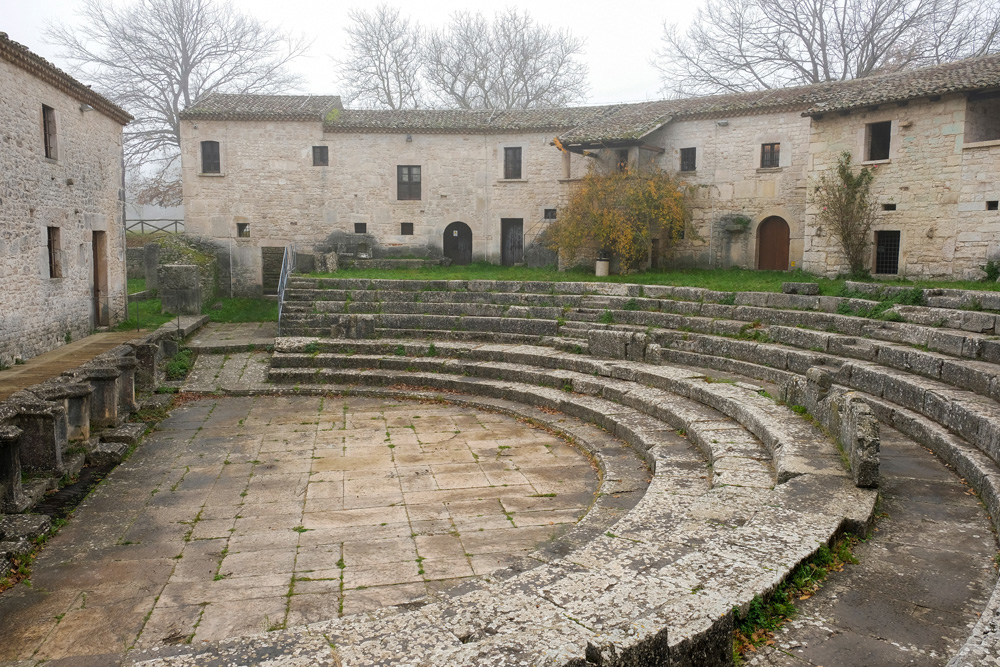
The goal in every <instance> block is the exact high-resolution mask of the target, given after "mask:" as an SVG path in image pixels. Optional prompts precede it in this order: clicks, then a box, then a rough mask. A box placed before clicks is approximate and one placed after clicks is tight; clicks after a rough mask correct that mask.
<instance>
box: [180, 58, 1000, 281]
mask: <svg viewBox="0 0 1000 667" xmlns="http://www.w3.org/2000/svg"><path fill="white" fill-rule="evenodd" d="M181 131H182V150H183V170H184V171H183V178H184V202H185V207H186V211H187V218H186V225H187V230H188V232H189V233H192V234H196V235H199V236H203V237H207V238H209V239H212V240H213V241H214V242H216V243H217V245H218V246H219V247H220V249H222V251H223V252H224V253H225V254H226V255H227V257H228V258H229V263H230V264H231V265H232V273H231V276H232V277H231V280H232V283H233V284H234V285H243V286H246V285H256V286H259V285H260V284H262V283H267V282H268V276H272V278H271V279H273V274H274V270H273V268H271V269H269V268H268V261H269V260H268V257H269V256H270V257H271V258H272V259H271V260H270V262H271V264H272V265H273V263H274V261H275V260H274V258H275V257H277V253H278V250H277V249H280V248H283V247H284V246H285V245H287V244H289V243H292V242H294V243H295V244H296V247H297V248H298V250H299V252H305V253H310V252H316V253H324V252H332V251H337V250H339V251H341V252H347V253H354V254H357V255H361V256H373V257H382V256H393V255H395V256H419V257H425V256H430V257H434V256H441V255H445V256H448V257H451V258H452V259H453V261H456V262H467V261H473V260H486V261H490V262H495V263H505V264H510V263H518V262H521V261H523V260H524V259H525V248H530V247H531V246H532V244H533V243H534V242H535V241H536V240H537V239H538V237H539V235H540V234H541V233H542V232H543V231H544V229H545V228H546V226H547V225H548V224H549V223H551V222H552V221H553V220H556V219H558V215H559V211H560V210H561V209H562V208H564V207H565V205H566V203H567V202H568V200H569V198H570V196H571V195H572V192H573V188H574V186H575V183H577V182H578V180H579V179H580V178H581V177H582V176H583V175H584V174H585V173H586V172H587V170H588V169H592V168H597V169H615V168H625V167H636V166H643V167H647V166H648V167H655V168H659V169H665V170H669V171H676V172H677V173H678V175H679V176H680V177H681V179H682V180H683V181H684V182H685V183H686V184H687V185H689V186H691V187H690V190H691V193H692V196H691V204H692V206H691V220H690V222H689V224H688V225H687V228H686V229H685V234H684V238H683V239H682V240H681V241H680V242H678V243H676V244H675V245H674V246H673V247H668V245H667V243H666V242H664V243H663V244H661V243H660V241H659V240H654V241H653V244H652V247H651V248H650V257H649V262H650V263H652V264H664V265H665V264H668V263H669V264H670V265H678V266H700V267H719V268H724V267H730V266H739V267H744V268H759V269H777V270H787V269H792V268H802V269H805V270H807V271H812V272H815V273H819V274H823V275H836V274H838V273H841V272H843V271H845V270H846V268H847V263H846V260H845V258H844V257H843V255H842V253H841V251H840V249H839V247H838V244H837V240H836V238H835V237H833V236H831V235H830V231H829V230H827V229H824V228H823V225H822V223H821V222H820V219H819V216H818V211H817V210H815V207H814V206H813V204H812V199H813V197H812V195H813V192H814V190H815V186H816V184H817V183H818V181H819V179H820V177H821V176H822V175H823V174H825V173H828V172H829V170H830V169H831V168H832V167H833V166H834V165H835V164H836V162H837V160H838V158H839V156H840V155H841V154H842V153H843V152H844V151H847V152H850V153H851V155H852V158H853V161H854V163H855V164H859V165H866V166H871V167H874V168H875V169H876V173H877V176H876V179H875V184H874V189H875V191H876V194H877V196H878V200H879V206H880V208H879V211H878V215H879V218H878V222H877V225H876V229H875V231H874V234H873V238H872V248H873V250H872V260H871V270H872V272H873V273H874V274H876V275H885V276H894V275H907V276H923V277H932V276H933V277H939V276H940V277H954V278H971V277H975V276H978V275H981V273H980V267H981V266H982V265H984V264H985V263H986V262H987V261H989V260H991V259H1000V214H998V213H997V211H996V202H997V199H998V197H1000V191H998V189H997V186H996V182H997V177H998V175H1000V56H992V57H984V58H978V59H971V60H966V61H960V62H957V63H950V64H947V65H942V66H937V67H933V68H925V69H922V70H912V71H909V72H902V73H894V74H886V75H882V76H877V77H871V78H868V79H862V80H857V81H847V82H840V83H832V84H819V85H813V86H803V87H798V88H789V89H782V90H768V91H755V92H751V93H739V94H732V95H722V96H714V97H703V98H693V99H687V100H664V101H657V102H646V103H638V104H620V105H609V106H602V107H579V108H571V109H548V110H529V111H440V110H439V111H434V110H419V111H358V110H345V109H342V108H341V105H340V101H339V99H338V98H336V97H308V96H291V97H276V96H245V95H212V96H209V97H207V98H205V99H203V100H201V101H199V102H197V103H196V104H195V105H193V106H192V107H191V108H189V109H188V110H186V111H185V112H184V113H183V114H182V124H181ZM268 248H270V250H268Z"/></svg>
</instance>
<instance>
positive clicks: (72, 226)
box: [0, 61, 126, 365]
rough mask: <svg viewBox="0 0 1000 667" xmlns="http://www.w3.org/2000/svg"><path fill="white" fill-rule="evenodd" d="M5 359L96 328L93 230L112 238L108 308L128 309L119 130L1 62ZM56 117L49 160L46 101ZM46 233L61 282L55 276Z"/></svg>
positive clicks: (1, 356)
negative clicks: (51, 237)
mask: <svg viewBox="0 0 1000 667" xmlns="http://www.w3.org/2000/svg"><path fill="white" fill-rule="evenodd" d="M0 90H3V91H4V92H3V94H2V95H0V276H2V278H3V281H2V282H3V288H2V289H0V363H2V364H5V365H9V364H11V363H12V362H13V359H14V358H15V357H21V358H28V357H32V356H35V355H37V354H40V353H42V352H45V351H47V350H50V349H52V348H54V347H57V346H58V345H61V344H63V342H64V341H65V339H66V337H67V334H68V335H69V336H70V337H71V338H74V339H75V338H80V337H82V336H86V335H87V334H89V333H90V331H91V330H92V329H93V328H94V326H95V319H94V304H93V299H92V291H91V290H92V285H93V279H94V278H93V277H94V268H93V267H94V265H93V256H92V255H93V253H92V240H93V232H95V231H103V232H106V239H107V277H108V294H107V297H108V307H109V310H110V314H111V318H112V321H116V320H117V319H120V318H121V317H122V316H123V315H124V311H125V292H126V290H125V243H124V228H123V222H122V212H121V202H120V201H119V193H120V188H121V183H122V149H121V136H122V126H121V125H120V124H119V123H117V122H116V121H114V120H112V119H111V118H108V117H107V116H104V115H103V114H102V113H101V112H99V111H96V110H88V111H81V110H80V102H79V101H78V100H76V99H75V98H73V97H71V96H69V95H67V94H65V93H63V92H60V91H59V90H57V89H56V88H54V87H52V86H50V85H49V84H47V83H44V82H42V81H41V80H39V79H37V78H35V77H34V76H32V75H31V74H28V73H27V72H26V71H24V70H22V69H20V68H19V67H16V66H14V65H12V64H10V63H9V62H7V61H0ZM43 104H44V105H46V106H49V107H51V108H53V109H54V110H55V113H56V130H57V140H58V152H57V159H54V160H53V159H49V158H46V157H45V148H44V139H43V136H42V134H43V132H42V105H43ZM48 227H57V228H59V236H60V248H59V256H60V259H61V263H62V277H61V278H50V277H49V257H48V254H49V253H48V231H47V228H48Z"/></svg>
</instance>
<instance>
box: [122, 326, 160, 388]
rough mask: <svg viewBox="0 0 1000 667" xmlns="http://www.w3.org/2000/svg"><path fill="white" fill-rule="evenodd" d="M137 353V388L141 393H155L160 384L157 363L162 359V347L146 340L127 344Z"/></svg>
mask: <svg viewBox="0 0 1000 667" xmlns="http://www.w3.org/2000/svg"><path fill="white" fill-rule="evenodd" d="M127 345H128V346H129V347H131V348H132V349H133V350H134V351H135V359H136V369H135V388H136V389H138V390H139V391H153V390H154V389H156V387H157V384H158V378H157V369H156V362H157V361H158V360H159V359H160V346H159V344H157V343H150V342H147V341H146V340H144V339H138V340H134V341H129V342H128V343H127Z"/></svg>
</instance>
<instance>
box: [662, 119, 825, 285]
mask: <svg viewBox="0 0 1000 667" xmlns="http://www.w3.org/2000/svg"><path fill="white" fill-rule="evenodd" d="M646 141H647V143H649V144H653V145H655V146H659V147H662V148H664V149H665V152H664V153H662V154H661V155H660V156H659V158H658V160H657V161H656V164H657V165H658V166H659V167H660V168H661V169H665V170H668V171H675V172H678V175H679V176H680V177H681V179H682V180H683V181H685V182H686V183H688V184H689V185H692V186H695V190H694V193H693V194H694V198H693V199H692V221H691V224H690V226H689V227H688V229H687V230H686V232H685V238H684V240H683V241H681V242H680V243H679V244H678V245H677V247H676V248H675V250H674V252H673V253H672V257H671V259H669V260H668V261H670V262H671V263H675V264H681V265H689V266H701V267H730V266H739V267H743V268H751V269H752V268H755V267H756V266H757V228H758V226H759V225H760V223H761V222H762V221H763V220H764V219H765V218H768V217H770V216H779V217H781V218H783V219H784V220H785V222H787V223H788V227H789V231H790V243H789V262H790V264H791V266H792V267H793V268H794V267H799V266H801V264H802V249H803V234H804V227H805V226H804V223H805V201H804V199H805V183H806V167H807V159H808V155H809V119H808V118H803V117H802V115H801V113H800V112H798V111H786V112H780V113H772V114H761V115H753V116H733V117H720V118H707V119H700V120H679V121H675V122H672V123H670V124H668V125H666V126H665V127H663V128H661V129H660V130H657V131H656V132H655V133H653V134H652V135H650V136H649V137H647V139H646ZM765 143H780V144H781V149H780V152H779V156H780V161H779V165H780V166H779V167H778V168H777V169H761V168H760V158H761V144H765ZM682 148H695V149H697V151H696V156H697V159H696V170H695V171H693V172H691V171H688V172H679V171H678V170H679V169H680V149H682ZM733 213H736V214H742V215H745V216H747V217H748V218H750V220H751V223H750V227H749V229H748V230H747V231H745V232H735V233H733V232H727V231H725V230H724V229H723V227H724V223H723V222H722V221H721V218H722V216H724V215H726V214H733Z"/></svg>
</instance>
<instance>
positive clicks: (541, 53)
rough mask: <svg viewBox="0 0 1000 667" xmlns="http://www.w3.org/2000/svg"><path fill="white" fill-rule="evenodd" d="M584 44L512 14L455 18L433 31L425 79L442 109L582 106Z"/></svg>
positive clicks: (563, 32) (510, 11)
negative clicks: (577, 104)
mask: <svg viewBox="0 0 1000 667" xmlns="http://www.w3.org/2000/svg"><path fill="white" fill-rule="evenodd" d="M582 53H583V40H581V39H578V38H576V37H573V35H572V34H571V33H570V32H569V31H568V30H556V29H554V28H552V27H550V26H545V25H539V24H537V23H535V21H534V20H533V19H532V18H531V17H530V16H529V15H528V14H527V12H524V13H519V12H518V11H517V10H516V9H513V8H510V9H507V10H505V11H503V12H499V13H497V14H495V15H494V17H493V20H492V21H490V20H488V19H486V18H485V17H484V16H483V15H482V14H480V13H476V14H471V13H469V12H457V13H455V14H454V15H453V16H452V19H451V23H450V24H449V25H448V26H447V27H446V28H444V29H441V30H435V31H432V32H431V33H430V34H429V35H428V38H427V40H426V45H425V50H424V76H425V77H426V79H427V83H428V88H429V89H430V91H431V94H432V95H433V96H434V98H435V100H436V102H437V103H438V104H439V105H442V106H446V107H458V108H461V109H531V108H537V107H551V106H565V105H567V104H571V103H574V102H579V101H582V100H583V99H584V97H585V94H586V90H587V67H586V65H584V64H583V63H581V62H580V61H579V60H578V59H577V58H578V56H580V55H581V54H582Z"/></svg>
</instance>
